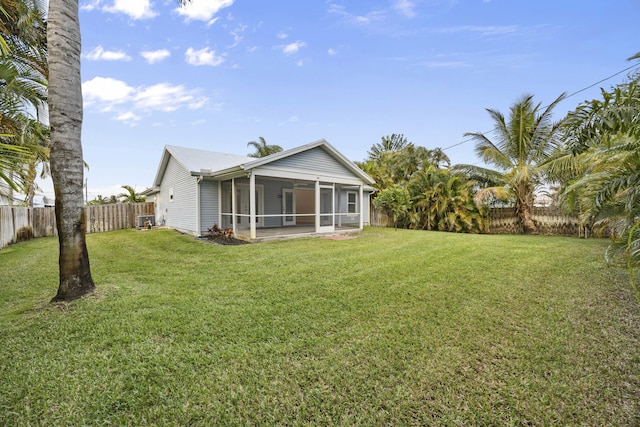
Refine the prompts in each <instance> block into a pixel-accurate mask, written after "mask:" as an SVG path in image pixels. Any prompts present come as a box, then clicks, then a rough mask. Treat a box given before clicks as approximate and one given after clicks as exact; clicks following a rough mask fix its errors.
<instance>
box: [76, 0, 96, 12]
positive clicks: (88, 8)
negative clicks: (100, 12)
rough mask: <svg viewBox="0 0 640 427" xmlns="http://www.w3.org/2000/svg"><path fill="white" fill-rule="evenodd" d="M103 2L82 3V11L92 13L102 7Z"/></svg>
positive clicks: (92, 0) (93, 0)
mask: <svg viewBox="0 0 640 427" xmlns="http://www.w3.org/2000/svg"><path fill="white" fill-rule="evenodd" d="M100 3H101V0H91V1H88V2H84V3H80V10H86V11H92V10H94V9H97V8H98V7H100Z"/></svg>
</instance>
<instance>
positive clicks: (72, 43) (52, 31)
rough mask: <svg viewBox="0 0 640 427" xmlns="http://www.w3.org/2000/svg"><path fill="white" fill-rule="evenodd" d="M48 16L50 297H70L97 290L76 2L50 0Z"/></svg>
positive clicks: (54, 299)
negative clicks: (54, 250)
mask: <svg viewBox="0 0 640 427" xmlns="http://www.w3.org/2000/svg"><path fill="white" fill-rule="evenodd" d="M186 1H187V0H180V3H181V4H185V3H186ZM47 18H48V22H47V25H48V28H47V46H48V49H49V98H48V100H49V114H50V120H49V122H50V125H51V142H50V147H51V153H50V158H51V160H50V161H51V178H52V180H53V187H54V191H55V195H56V225H57V227H58V242H59V247H60V256H59V265H60V284H59V286H58V293H57V294H56V296H55V297H54V298H53V300H52V301H68V300H73V299H76V298H79V297H81V296H83V295H85V294H87V293H90V292H92V291H93V290H94V289H95V284H94V282H93V278H92V277H91V269H90V266H89V253H88V251H87V245H86V220H85V219H86V218H85V209H84V195H83V185H84V161H83V158H82V140H81V135H82V85H81V80H80V52H81V42H80V21H79V19H78V0H49V13H48V16H47Z"/></svg>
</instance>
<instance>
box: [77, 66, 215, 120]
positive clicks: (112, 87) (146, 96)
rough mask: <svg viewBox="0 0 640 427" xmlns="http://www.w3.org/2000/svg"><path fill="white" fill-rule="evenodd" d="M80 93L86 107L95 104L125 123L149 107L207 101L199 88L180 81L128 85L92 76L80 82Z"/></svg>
mask: <svg viewBox="0 0 640 427" xmlns="http://www.w3.org/2000/svg"><path fill="white" fill-rule="evenodd" d="M82 95H83V99H84V105H85V106H86V107H95V108H96V109H97V111H99V112H115V116H114V119H115V120H119V121H122V122H125V123H127V124H135V123H136V122H138V121H139V120H141V119H142V117H143V116H144V115H148V114H151V113H152V112H153V111H162V112H170V111H176V110H179V109H181V108H189V109H199V108H202V107H204V106H205V105H206V104H207V103H208V102H209V99H208V98H207V97H205V96H202V95H201V94H200V91H199V90H194V89H187V88H186V87H184V86H183V85H177V86H174V85H170V84H168V83H158V84H155V85H152V86H146V87H145V86H141V87H132V86H129V85H128V84H127V83H125V82H123V81H121V80H116V79H112V78H109V77H95V78H93V79H91V80H88V81H86V82H84V83H83V84H82Z"/></svg>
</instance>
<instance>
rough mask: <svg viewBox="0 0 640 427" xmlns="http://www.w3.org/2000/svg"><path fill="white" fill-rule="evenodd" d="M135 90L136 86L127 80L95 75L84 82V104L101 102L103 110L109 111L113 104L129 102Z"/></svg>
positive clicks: (89, 104)
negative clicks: (128, 83) (127, 82)
mask: <svg viewBox="0 0 640 427" xmlns="http://www.w3.org/2000/svg"><path fill="white" fill-rule="evenodd" d="M133 92H134V88H132V87H131V86H129V85H127V84H126V83H125V82H123V81H121V80H116V79H112V78H110V77H94V78H93V79H91V80H88V81H86V82H84V83H82V98H83V100H84V105H85V106H91V105H93V104H99V106H100V109H101V110H103V111H109V110H110V109H111V107H112V106H113V105H117V104H122V103H125V102H127V101H128V100H129V99H130V97H131V94H132V93H133Z"/></svg>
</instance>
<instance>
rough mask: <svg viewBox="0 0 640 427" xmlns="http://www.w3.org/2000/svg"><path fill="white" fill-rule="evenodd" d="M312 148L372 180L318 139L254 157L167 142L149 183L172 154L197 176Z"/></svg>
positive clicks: (239, 168) (158, 177)
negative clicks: (267, 154)
mask: <svg viewBox="0 0 640 427" xmlns="http://www.w3.org/2000/svg"><path fill="white" fill-rule="evenodd" d="M316 147H322V148H323V149H324V150H325V151H326V152H328V153H329V154H330V155H331V156H332V157H333V158H334V159H335V160H336V161H337V162H339V163H340V164H342V165H343V166H344V167H346V168H347V169H348V170H350V171H351V172H352V173H353V174H354V175H355V176H358V177H359V178H360V179H362V180H363V181H364V182H365V183H368V184H373V183H374V182H375V181H374V180H373V179H372V178H371V177H370V176H369V175H367V174H366V173H364V172H363V171H362V170H361V169H360V168H358V167H357V166H356V165H354V164H353V162H351V161H349V160H348V159H347V158H346V157H344V156H343V155H342V154H341V153H340V152H338V150H336V149H335V148H334V147H333V146H332V145H331V144H329V143H328V142H327V141H326V140H324V139H320V140H318V141H315V142H312V143H309V144H305V145H301V146H299V147H296V148H292V149H289V150H284V151H281V152H279V153H275V154H271V155H269V156H266V157H261V158H255V157H247V156H237V155H233V154H225V153H217V152H214V151H208V150H198V149H194V148H185V147H178V146H175V145H167V146H165V149H164V151H163V153H162V159H161V161H160V166H159V167H158V171H157V173H156V177H155V180H154V182H153V185H154V187H158V186H159V185H160V183H161V182H162V177H163V175H164V173H165V170H166V168H167V164H168V163H169V159H170V158H171V157H173V158H174V159H175V160H177V161H178V162H179V163H180V164H181V165H182V166H183V167H184V168H185V169H186V170H188V171H189V172H190V173H191V174H192V175H199V176H210V177H215V176H220V175H227V174H232V173H234V172H241V171H250V170H251V169H254V168H257V167H259V166H263V165H267V164H269V163H271V162H275V161H277V160H280V159H284V158H286V157H290V156H293V155H296V154H299V153H302V152H304V151H307V150H311V149H313V148H316ZM146 193H149V194H153V190H151V189H150V190H147V191H146V192H145V194H146Z"/></svg>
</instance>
